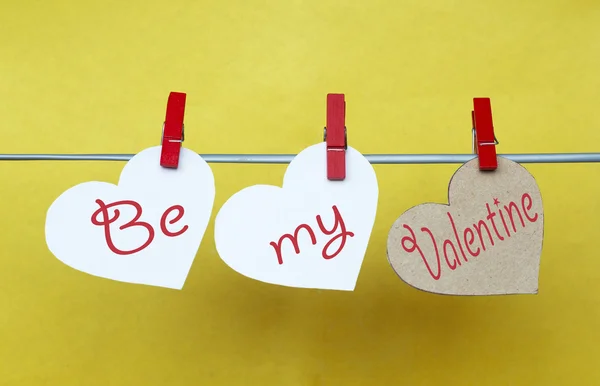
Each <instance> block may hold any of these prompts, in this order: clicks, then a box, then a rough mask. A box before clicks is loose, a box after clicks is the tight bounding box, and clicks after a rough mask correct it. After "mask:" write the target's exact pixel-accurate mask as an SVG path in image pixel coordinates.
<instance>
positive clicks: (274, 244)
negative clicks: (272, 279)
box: [269, 224, 317, 265]
mask: <svg viewBox="0 0 600 386" xmlns="http://www.w3.org/2000/svg"><path fill="white" fill-rule="evenodd" d="M301 229H304V230H306V231H307V232H308V234H309V236H310V241H311V243H312V245H315V244H316V243H317V238H316V237H315V232H313V230H312V228H311V227H310V226H308V225H307V224H300V225H298V227H297V228H296V230H295V231H294V235H293V236H292V235H290V234H289V233H286V234H285V235H283V236H281V237H280V238H279V241H278V242H274V241H271V242H270V243H269V244H270V245H271V246H272V247H273V248H274V249H275V253H276V254H277V261H278V262H279V265H281V264H283V256H282V255H281V244H283V241H284V240H285V239H288V240H290V241H291V242H292V245H293V246H294V251H295V252H296V255H297V254H299V253H300V245H298V233H300V230H301Z"/></svg>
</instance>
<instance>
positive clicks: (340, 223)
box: [270, 205, 354, 265]
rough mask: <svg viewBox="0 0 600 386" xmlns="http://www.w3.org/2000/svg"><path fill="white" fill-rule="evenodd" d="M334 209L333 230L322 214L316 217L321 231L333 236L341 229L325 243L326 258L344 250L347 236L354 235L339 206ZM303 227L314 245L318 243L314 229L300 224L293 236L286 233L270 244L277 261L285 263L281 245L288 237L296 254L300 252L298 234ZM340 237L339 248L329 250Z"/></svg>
mask: <svg viewBox="0 0 600 386" xmlns="http://www.w3.org/2000/svg"><path fill="white" fill-rule="evenodd" d="M332 209H333V216H334V221H335V222H334V224H333V228H331V230H329V229H327V228H326V227H325V225H323V220H322V219H321V216H320V215H317V217H316V220H317V226H318V227H319V229H320V230H321V232H322V233H323V234H324V235H326V236H332V235H333V234H334V233H335V232H336V231H338V230H339V233H337V234H336V235H335V236H333V237H332V238H331V239H330V240H329V241H328V242H327V244H325V246H324V247H323V250H322V251H321V254H322V256H323V258H324V259H326V260H329V259H333V258H334V257H336V256H337V255H339V254H340V252H342V250H343V249H344V246H345V245H346V238H347V237H354V233H353V232H350V231H347V230H346V224H344V219H343V218H342V215H341V214H340V212H339V210H338V208H337V207H336V206H335V205H334V206H333V207H332ZM302 229H304V230H305V231H306V233H308V235H309V237H310V241H311V243H312V245H316V244H317V238H316V236H315V232H314V231H313V229H312V228H311V227H310V226H309V225H308V224H300V225H298V227H297V228H296V230H295V231H294V235H293V236H292V235H291V234H289V233H286V234H284V235H283V236H281V237H280V238H279V241H278V242H274V241H272V242H271V243H270V245H271V246H272V247H273V249H274V250H275V253H276V254H277V261H278V262H279V264H280V265H281V264H283V256H282V255H281V246H282V244H283V242H284V241H285V240H286V239H288V240H290V241H291V242H292V245H293V246H294V251H295V252H296V255H298V254H299V253H300V246H299V245H298V235H299V233H300V230H302ZM338 239H341V241H340V245H339V247H338V249H337V250H335V252H333V253H329V252H328V250H329V247H331V245H332V244H333V243H334V242H335V241H336V240H338Z"/></svg>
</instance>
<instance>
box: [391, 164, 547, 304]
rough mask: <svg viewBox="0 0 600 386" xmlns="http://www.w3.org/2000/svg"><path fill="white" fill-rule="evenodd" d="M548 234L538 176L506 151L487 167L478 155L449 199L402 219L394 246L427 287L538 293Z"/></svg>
mask: <svg viewBox="0 0 600 386" xmlns="http://www.w3.org/2000/svg"><path fill="white" fill-rule="evenodd" d="M543 235H544V211H543V206H542V197H541V194H540V191H539V188H538V186H537V183H536V181H535V179H534V178H533V176H532V175H531V174H530V173H529V172H528V171H527V170H526V169H525V168H524V167H522V166H521V165H519V164H518V163H515V162H513V161H510V160H508V159H506V158H503V157H498V169H497V170H495V171H491V172H482V171H480V170H479V166H478V160H477V158H474V159H473V160H471V161H469V162H467V163H465V164H464V165H462V166H461V167H460V168H459V169H458V170H457V171H456V172H455V174H454V176H453V177H452V179H451V181H450V186H449V190H448V204H433V203H426V204H421V205H418V206H415V207H413V208H411V209H409V210H407V211H406V212H404V213H403V214H402V215H401V216H400V217H399V218H398V220H396V222H395V223H394V225H393V226H392V228H391V230H390V232H389V235H388V241H387V253H388V260H389V262H390V264H391V265H392V267H393V269H394V270H395V271H396V273H397V274H398V275H399V276H400V278H401V279H402V280H403V281H405V282H406V283H408V284H410V285H411V286H413V287H415V288H418V289H420V290H423V291H428V292H434V293H439V294H448V295H499V294H535V293H537V291H538V275H539V266H540V255H541V252H542V239H543Z"/></svg>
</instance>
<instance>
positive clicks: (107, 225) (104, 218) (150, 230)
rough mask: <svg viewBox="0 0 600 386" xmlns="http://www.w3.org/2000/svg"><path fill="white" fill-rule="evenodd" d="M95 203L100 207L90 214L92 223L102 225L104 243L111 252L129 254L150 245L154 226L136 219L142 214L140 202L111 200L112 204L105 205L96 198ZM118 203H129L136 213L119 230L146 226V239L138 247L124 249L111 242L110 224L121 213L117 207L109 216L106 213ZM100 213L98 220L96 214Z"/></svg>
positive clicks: (118, 204)
mask: <svg viewBox="0 0 600 386" xmlns="http://www.w3.org/2000/svg"><path fill="white" fill-rule="evenodd" d="M96 203H97V204H98V205H99V206H100V208H99V209H98V210H96V211H95V212H94V214H92V224H94V225H98V226H102V227H104V237H105V239H106V244H107V245H108V248H110V250H111V251H112V252H113V253H115V254H117V255H131V254H133V253H136V252H139V251H141V250H143V249H145V248H146V247H147V246H148V245H150V243H152V240H154V228H152V226H151V225H150V224H148V223H147V222H144V221H138V220H139V219H140V217H141V215H142V207H141V206H140V204H138V203H137V202H135V201H131V200H124V201H116V202H113V203H112V204H108V205H106V204H105V203H104V201H102V200H100V199H98V200H96ZM120 205H129V206H132V207H134V208H135V210H136V214H135V216H134V217H133V219H132V220H131V221H129V222H128V223H126V224H124V225H121V226H120V227H119V230H125V229H128V228H132V227H143V228H146V230H147V231H148V238H147V239H146V241H145V242H144V243H143V244H142V245H141V246H139V247H138V248H135V249H132V250H130V251H124V250H120V249H118V248H117V247H116V246H115V244H114V243H113V240H112V236H111V232H110V224H112V223H113V222H115V221H117V219H118V218H119V216H120V215H121V212H119V209H115V214H114V216H113V217H112V218H111V217H110V216H109V214H108V209H109V208H112V207H115V206H120ZM100 214H102V220H101V221H99V220H98V216H99V215H100Z"/></svg>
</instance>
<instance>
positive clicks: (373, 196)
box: [215, 143, 379, 291]
mask: <svg viewBox="0 0 600 386" xmlns="http://www.w3.org/2000/svg"><path fill="white" fill-rule="evenodd" d="M326 159H327V156H326V145H325V143H319V144H316V145H313V146H310V147H308V148H306V149H304V150H303V151H302V152H300V154H298V155H297V156H296V157H295V158H294V159H293V160H292V162H291V163H290V165H289V166H288V168H287V170H286V172H285V176H284V179H283V188H280V187H277V186H271V185H254V186H250V187H248V188H245V189H242V190H241V191H239V192H237V193H236V194H234V195H233V196H232V197H231V198H229V200H228V201H227V202H226V203H225V204H224V205H223V207H222V208H221V210H220V211H219V213H218V214H217V217H216V220H215V243H216V247H217V251H218V252H219V255H220V256H221V258H222V259H223V261H225V263H227V265H229V266H230V267H231V268H232V269H234V270H235V271H237V272H239V273H241V274H242V275H245V276H247V277H250V278H253V279H256V280H260V281H263V282H266V283H271V284H279V285H284V286H289V287H301V288H320V289H334V290H350V291H351V290H353V289H354V287H355V285H356V281H357V279H358V274H359V271H360V267H361V264H362V261H363V258H364V255H365V252H366V249H367V244H368V242H369V238H370V236H371V231H372V228H373V224H374V222H375V214H376V211H377V199H378V195H379V188H378V185H377V177H376V175H375V171H374V170H373V167H372V166H371V164H370V163H369V161H367V159H366V158H365V157H363V156H362V154H360V153H359V152H358V151H356V150H355V149H353V148H351V147H348V149H347V151H346V168H347V174H346V179H345V180H343V181H329V180H328V179H327V170H326V169H327V167H326V165H327V164H326V162H327V161H326Z"/></svg>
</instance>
